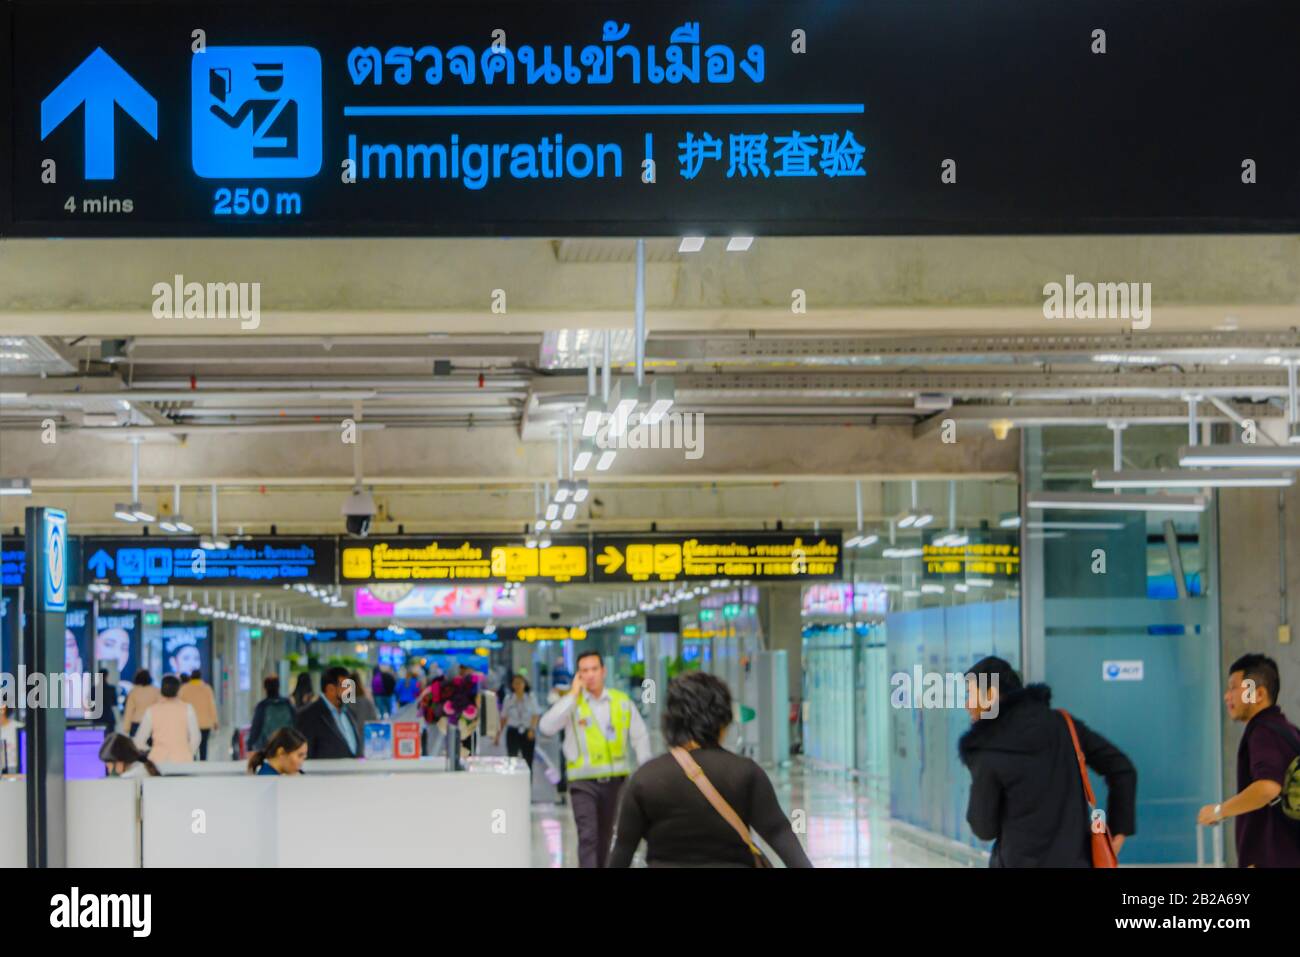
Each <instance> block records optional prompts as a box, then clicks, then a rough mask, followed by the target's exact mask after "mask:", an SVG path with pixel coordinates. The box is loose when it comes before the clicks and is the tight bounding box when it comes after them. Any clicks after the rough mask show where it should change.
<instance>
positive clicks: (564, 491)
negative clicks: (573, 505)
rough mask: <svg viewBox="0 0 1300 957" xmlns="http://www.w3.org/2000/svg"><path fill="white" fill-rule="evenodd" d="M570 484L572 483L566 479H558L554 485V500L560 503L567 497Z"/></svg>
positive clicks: (566, 499)
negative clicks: (557, 482)
mask: <svg viewBox="0 0 1300 957" xmlns="http://www.w3.org/2000/svg"><path fill="white" fill-rule="evenodd" d="M570 484H572V483H570V482H569V480H568V479H560V482H559V484H558V485H556V487H555V500H556V501H557V502H559V503H560V504H561V505H563V504H564V503H565V502H566V501H568V499H569V492H570V491H571V489H570V488H569V486H570Z"/></svg>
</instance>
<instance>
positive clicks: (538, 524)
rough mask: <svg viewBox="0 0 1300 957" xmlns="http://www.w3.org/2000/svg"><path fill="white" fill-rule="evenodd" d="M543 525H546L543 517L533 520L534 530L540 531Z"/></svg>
mask: <svg viewBox="0 0 1300 957" xmlns="http://www.w3.org/2000/svg"><path fill="white" fill-rule="evenodd" d="M545 527H546V519H544V518H539V519H538V520H537V521H535V522H533V531H534V532H540V531H541V530H542V529H544V528H545Z"/></svg>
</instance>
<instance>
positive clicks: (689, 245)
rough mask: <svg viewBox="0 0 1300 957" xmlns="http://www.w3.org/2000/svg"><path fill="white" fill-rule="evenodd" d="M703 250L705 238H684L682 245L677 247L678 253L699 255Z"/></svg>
mask: <svg viewBox="0 0 1300 957" xmlns="http://www.w3.org/2000/svg"><path fill="white" fill-rule="evenodd" d="M703 248H704V237H703V236H683V237H682V242H681V245H679V246H678V247H677V251H678V252H679V253H698V252H699V251H700V250H701V249H703Z"/></svg>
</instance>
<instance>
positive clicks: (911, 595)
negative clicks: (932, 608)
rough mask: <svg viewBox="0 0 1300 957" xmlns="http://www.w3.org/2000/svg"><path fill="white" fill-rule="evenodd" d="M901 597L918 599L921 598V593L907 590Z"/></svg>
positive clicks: (910, 589) (911, 589)
mask: <svg viewBox="0 0 1300 957" xmlns="http://www.w3.org/2000/svg"><path fill="white" fill-rule="evenodd" d="M903 597H904V598H920V597H921V593H920V592H919V591H917V590H916V589H915V588H909V589H908V590H907V591H905V592H903Z"/></svg>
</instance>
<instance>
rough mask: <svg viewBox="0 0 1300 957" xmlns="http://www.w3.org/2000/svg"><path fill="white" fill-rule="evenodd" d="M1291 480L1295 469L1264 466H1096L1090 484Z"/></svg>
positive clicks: (1277, 484)
mask: <svg viewBox="0 0 1300 957" xmlns="http://www.w3.org/2000/svg"><path fill="white" fill-rule="evenodd" d="M1294 484H1295V473H1294V472H1270V471H1268V470H1267V469H1210V470H1206V471H1203V472H1197V471H1190V470H1183V471H1179V470H1175V469H1154V470H1150V471H1131V472H1109V471H1102V470H1097V471H1094V472H1093V473H1092V487H1093V488H1287V487H1290V486H1292V485H1294Z"/></svg>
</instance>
